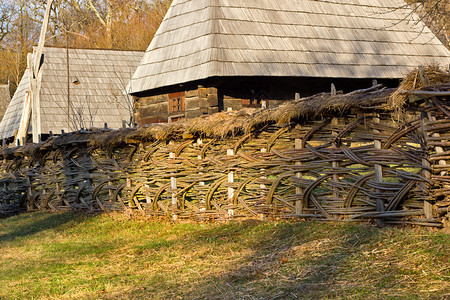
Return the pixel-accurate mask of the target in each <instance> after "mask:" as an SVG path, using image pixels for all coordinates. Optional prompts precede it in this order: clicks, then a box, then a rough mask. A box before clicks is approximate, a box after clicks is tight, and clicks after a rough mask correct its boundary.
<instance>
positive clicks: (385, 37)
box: [131, 0, 450, 93]
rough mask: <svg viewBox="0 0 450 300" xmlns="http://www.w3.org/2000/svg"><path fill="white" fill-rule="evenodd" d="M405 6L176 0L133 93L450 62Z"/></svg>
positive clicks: (378, 72)
mask: <svg viewBox="0 0 450 300" xmlns="http://www.w3.org/2000/svg"><path fill="white" fill-rule="evenodd" d="M404 6H405V2H404V1H403V0H276V1H273V0H257V1H255V0H195V1H193V0H174V1H173V3H172V5H171V7H170V8H169V11H168V12H167V15H166V16H165V18H164V20H163V22H162V24H161V26H160V27H159V29H158V31H157V33H156V34H155V37H154V38H153V40H152V42H151V44H150V46H149V47H148V49H147V51H146V53H145V55H144V58H143V60H142V62H141V63H140V65H139V67H138V68H137V70H136V72H135V74H134V75H133V78H132V81H131V91H132V93H138V92H142V91H146V90H152V89H156V88H160V87H166V86H171V85H175V84H180V83H185V82H189V81H194V80H199V79H204V78H209V77H214V76H300V77H332V78H335V77H337V78H401V77H402V76H403V75H404V74H405V73H406V72H407V71H408V70H409V69H411V68H413V67H416V66H418V65H421V64H429V63H440V64H444V65H446V64H448V63H450V51H449V50H447V49H446V48H445V46H443V45H442V43H441V42H440V41H439V40H438V39H437V38H436V37H435V36H434V35H433V33H432V32H431V31H430V30H429V29H428V28H426V27H425V25H424V24H423V23H422V22H418V24H416V23H415V21H416V20H417V17H416V16H415V15H414V14H412V12H411V10H410V9H408V8H406V7H404ZM402 7H403V8H402ZM408 20H410V21H408Z"/></svg>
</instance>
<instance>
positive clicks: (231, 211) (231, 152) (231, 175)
mask: <svg viewBox="0 0 450 300" xmlns="http://www.w3.org/2000/svg"><path fill="white" fill-rule="evenodd" d="M227 155H230V156H231V155H234V149H228V150H227ZM228 182H229V183H233V182H234V172H233V171H230V172H229V173H228ZM234 192H235V191H234V188H232V187H229V188H228V202H229V203H230V204H233V198H234ZM228 215H229V216H234V209H229V210H228Z"/></svg>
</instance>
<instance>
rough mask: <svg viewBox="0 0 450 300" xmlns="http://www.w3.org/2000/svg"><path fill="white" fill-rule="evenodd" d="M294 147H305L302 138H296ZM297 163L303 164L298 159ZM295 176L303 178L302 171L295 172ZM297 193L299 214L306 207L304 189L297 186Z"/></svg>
mask: <svg viewBox="0 0 450 300" xmlns="http://www.w3.org/2000/svg"><path fill="white" fill-rule="evenodd" d="M294 147H295V149H303V146H302V139H295V146H294ZM295 164H296V165H298V166H300V165H301V164H302V162H300V161H297V162H296V163H295ZM295 177H297V178H302V173H301V172H297V173H295ZM295 193H296V194H297V200H296V201H295V213H296V214H297V215H299V214H303V208H304V204H303V189H302V188H300V187H296V188H295Z"/></svg>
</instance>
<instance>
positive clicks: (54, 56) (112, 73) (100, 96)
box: [0, 47, 143, 139]
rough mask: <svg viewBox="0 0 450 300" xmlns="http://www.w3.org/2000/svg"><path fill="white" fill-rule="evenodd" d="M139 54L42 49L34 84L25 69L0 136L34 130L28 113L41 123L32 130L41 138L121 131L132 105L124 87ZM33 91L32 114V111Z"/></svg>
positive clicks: (11, 136)
mask: <svg viewBox="0 0 450 300" xmlns="http://www.w3.org/2000/svg"><path fill="white" fill-rule="evenodd" d="M34 53H35V52H34ZM34 53H33V55H35V54H34ZM142 56H143V52H142V51H116V50H99V49H65V48H51V47H46V48H44V52H43V62H42V66H41V75H39V78H38V81H37V82H38V86H37V88H36V89H34V90H33V89H32V88H31V84H30V82H31V76H32V75H31V74H32V72H31V71H30V68H28V69H27V70H26V72H25V73H24V75H23V77H22V80H21V82H20V84H19V86H18V88H17V91H16V93H15V94H14V96H13V99H12V101H11V103H10V105H9V107H8V109H7V111H6V114H5V116H4V117H3V119H2V121H1V123H0V138H2V139H3V138H6V139H12V138H17V132H18V131H19V128H21V127H22V128H25V129H26V131H28V133H32V132H33V131H35V128H32V126H31V124H32V122H31V121H30V118H31V117H32V115H33V114H34V115H35V116H36V118H38V119H39V122H38V124H40V128H38V130H36V131H37V132H39V134H42V135H48V134H50V132H52V133H54V134H58V133H60V132H61V131H62V130H63V131H65V132H70V131H74V130H78V129H80V128H92V127H104V125H105V123H106V124H107V126H108V127H109V128H120V127H122V126H123V123H124V122H125V123H127V124H130V125H131V124H132V123H133V121H132V120H131V117H132V116H133V101H132V99H131V97H130V96H129V95H128V93H127V92H128V91H127V90H126V87H127V85H128V83H129V81H130V79H131V76H132V74H133V72H134V71H135V69H136V67H137V65H138V64H139V62H140V60H141V59H142ZM29 61H32V57H30V59H29ZM29 65H30V63H29ZM32 93H35V95H34V98H35V99H37V101H38V106H37V107H38V108H39V111H37V112H36V111H31V110H32V109H31V105H30V101H31V100H30V98H31V94H32ZM26 131H25V132H26Z"/></svg>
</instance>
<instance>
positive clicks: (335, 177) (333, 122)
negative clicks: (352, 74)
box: [331, 89, 340, 201]
mask: <svg viewBox="0 0 450 300" xmlns="http://www.w3.org/2000/svg"><path fill="white" fill-rule="evenodd" d="M334 93H335V94H336V89H335V90H334ZM338 124H339V120H338V118H333V119H332V120H331V125H332V126H333V127H334V126H336V127H337V126H338ZM338 134H339V132H338V131H336V130H333V131H332V132H331V136H333V137H336V136H337V135H338ZM332 147H333V148H334V149H337V148H338V147H339V145H338V144H337V143H336V142H333V145H332ZM331 166H332V168H333V169H337V168H339V167H340V164H339V162H337V161H333V162H332V163H331ZM333 181H334V182H336V183H339V175H338V174H334V175H333ZM333 198H334V200H335V201H336V200H338V199H339V191H338V188H337V187H335V188H333Z"/></svg>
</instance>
